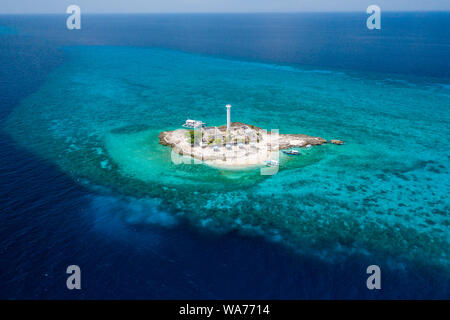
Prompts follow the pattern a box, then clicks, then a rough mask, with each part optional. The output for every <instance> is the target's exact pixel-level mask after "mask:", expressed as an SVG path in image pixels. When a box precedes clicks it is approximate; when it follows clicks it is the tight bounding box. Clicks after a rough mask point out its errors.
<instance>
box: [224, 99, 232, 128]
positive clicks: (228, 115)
mask: <svg viewBox="0 0 450 320" xmlns="http://www.w3.org/2000/svg"><path fill="white" fill-rule="evenodd" d="M225 107H226V108H227V131H229V130H230V126H231V115H230V109H231V104H227V105H226V106H225Z"/></svg>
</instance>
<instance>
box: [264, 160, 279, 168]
mask: <svg viewBox="0 0 450 320" xmlns="http://www.w3.org/2000/svg"><path fill="white" fill-rule="evenodd" d="M266 165H267V166H269V167H278V166H279V165H280V163H279V162H278V161H277V160H266Z"/></svg>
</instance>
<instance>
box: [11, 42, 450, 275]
mask: <svg viewBox="0 0 450 320" xmlns="http://www.w3.org/2000/svg"><path fill="white" fill-rule="evenodd" d="M67 53H68V55H69V60H68V62H67V63H66V64H64V65H63V66H62V67H60V68H59V69H57V70H56V71H55V72H54V73H53V74H51V75H50V76H49V78H48V80H47V82H46V83H44V84H43V85H42V86H41V87H40V88H39V90H38V91H36V92H35V93H34V94H32V95H31V96H29V97H27V98H26V99H24V100H23V101H22V103H21V104H20V106H18V107H17V108H15V109H14V110H13V112H12V113H11V115H10V117H9V119H8V120H7V123H6V130H7V132H8V133H9V134H10V135H11V136H12V137H13V138H14V139H15V140H16V141H17V142H18V143H19V144H20V145H21V146H23V147H26V148H28V149H30V150H32V151H33V152H34V153H36V154H38V155H39V156H40V157H42V158H44V159H47V160H49V161H51V162H53V163H56V164H57V165H58V166H60V167H61V169H62V170H63V171H65V172H66V173H67V174H69V175H70V176H72V177H73V178H74V179H76V180H77V181H80V182H81V183H87V184H89V185H96V186H104V187H106V188H107V189H108V190H113V192H114V193H116V194H121V195H123V196H124V197H125V196H126V199H130V197H131V198H133V199H135V200H137V203H138V204H139V203H143V201H144V202H145V201H146V200H147V198H148V201H149V202H150V203H151V204H152V206H154V205H157V206H158V207H159V208H160V209H161V211H162V212H164V213H165V214H167V213H169V214H170V215H172V216H175V217H183V218H186V219H187V220H189V221H190V222H191V223H193V224H194V225H195V226H198V227H199V228H206V229H208V230H215V231H227V230H238V231H240V232H242V233H245V234H252V235H256V236H261V235H263V236H266V237H268V238H270V239H271V240H273V241H279V242H282V243H284V244H286V245H288V246H290V247H292V248H294V249H296V250H300V251H306V252H311V253H313V254H316V255H318V256H321V257H323V258H324V259H333V258H335V257H338V256H339V255H342V254H344V255H345V254H346V253H347V252H351V251H353V250H357V251H361V252H370V253H374V254H377V255H382V256H384V257H386V258H387V259H392V260H394V261H396V262H400V263H401V262H402V261H414V262H417V263H421V264H426V265H435V266H441V267H442V266H443V267H445V268H446V269H447V270H448V266H449V254H450V251H449V249H448V245H449V241H450V237H449V236H450V233H449V229H448V226H449V223H450V219H449V214H448V213H449V200H448V197H447V195H448V194H449V189H450V180H449V171H448V170H449V167H448V162H449V161H448V160H449V157H450V153H449V147H448V145H449V133H450V132H449V131H450V130H449V128H450V126H449V122H450V119H449V112H448V108H449V105H450V86H449V84H448V83H446V82H444V81H442V80H435V79H431V78H430V79H429V78H412V77H400V76H391V75H386V74H375V73H357V72H349V71H343V70H324V69H320V70H319V69H313V68H298V67H293V66H284V65H283V66H280V65H274V64H262V63H253V62H243V61H236V60H225V59H219V58H213V57H209V56H202V55H196V54H187V53H182V52H178V51H170V50H162V49H148V48H133V47H77V48H70V49H67ZM227 103H231V104H232V105H233V108H232V120H233V121H241V122H246V123H251V124H255V125H258V126H260V127H263V128H266V129H268V130H270V129H279V130H280V133H305V134H309V135H314V136H321V137H323V138H325V139H333V138H336V139H341V140H344V141H345V145H343V146H335V145H324V146H320V147H315V148H313V149H311V150H310V151H304V150H303V151H302V153H303V155H302V156H301V157H288V156H283V155H281V156H280V157H281V168H280V171H279V173H278V174H276V175H274V176H270V177H267V176H261V175H260V174H259V171H258V170H247V171H239V172H230V171H224V170H223V171H222V170H218V169H213V168H209V167H207V166H205V165H199V164H196V165H187V164H184V165H175V164H173V163H172V162H171V160H170V149H169V148H168V147H164V146H162V145H159V144H158V134H159V132H160V131H164V130H172V129H175V128H178V127H179V126H180V124H181V123H183V122H184V120H185V119H186V118H187V117H192V118H196V119H197V118H198V119H201V120H203V121H205V122H207V123H208V124H212V125H222V124H224V123H225V120H226V117H225V115H226V114H225V108H224V105H225V104H227ZM152 214H153V213H149V217H148V218H149V220H151V219H150V215H152ZM136 215H139V216H130V217H128V218H127V219H128V221H129V223H134V222H135V221H139V222H140V223H142V222H145V221H146V217H142V215H145V213H143V211H142V210H136ZM164 221H171V220H170V219H169V218H165V220H164Z"/></svg>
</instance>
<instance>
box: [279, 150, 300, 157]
mask: <svg viewBox="0 0 450 320" xmlns="http://www.w3.org/2000/svg"><path fill="white" fill-rule="evenodd" d="M282 152H283V153H284V154H288V155H292V156H298V155H300V152H299V151H298V150H293V149H288V150H282Z"/></svg>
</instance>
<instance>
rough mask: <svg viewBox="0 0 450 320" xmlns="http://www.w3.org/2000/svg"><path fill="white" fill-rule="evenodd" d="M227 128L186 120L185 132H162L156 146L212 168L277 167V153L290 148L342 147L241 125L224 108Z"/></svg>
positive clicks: (311, 138)
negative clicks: (159, 145)
mask: <svg viewBox="0 0 450 320" xmlns="http://www.w3.org/2000/svg"><path fill="white" fill-rule="evenodd" d="M226 107H227V125H223V126H219V127H215V126H213V127H208V126H206V124H205V123H203V122H201V121H196V120H187V121H186V123H185V124H184V125H183V126H184V127H186V128H187V129H177V130H174V131H164V132H161V133H160V134H159V143H160V144H162V145H166V146H170V147H172V149H173V151H174V152H176V153H178V154H180V155H183V156H189V157H192V158H195V159H198V160H201V161H203V162H204V163H206V164H208V165H212V166H219V167H234V168H236V167H249V166H260V165H276V166H277V165H278V157H279V151H280V150H284V149H291V148H310V147H312V146H317V145H322V144H324V143H327V142H329V143H333V144H338V145H341V144H343V142H342V141H341V140H330V141H327V140H325V139H323V138H320V137H312V136H308V135H305V134H278V133H277V132H267V131H266V130H263V129H262V128H259V127H257V126H254V125H250V124H245V123H242V122H231V121H230V108H231V105H227V106H226ZM291 154H297V153H293V152H292V153H291Z"/></svg>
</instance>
